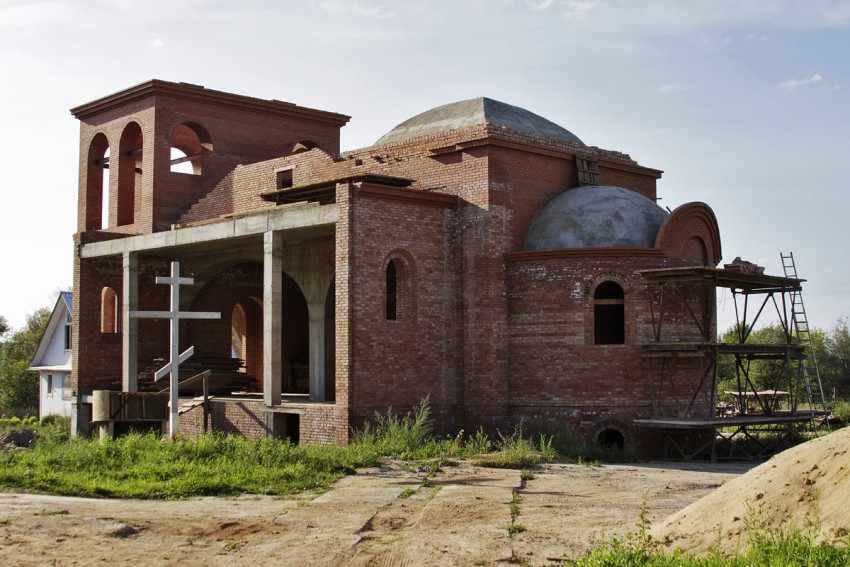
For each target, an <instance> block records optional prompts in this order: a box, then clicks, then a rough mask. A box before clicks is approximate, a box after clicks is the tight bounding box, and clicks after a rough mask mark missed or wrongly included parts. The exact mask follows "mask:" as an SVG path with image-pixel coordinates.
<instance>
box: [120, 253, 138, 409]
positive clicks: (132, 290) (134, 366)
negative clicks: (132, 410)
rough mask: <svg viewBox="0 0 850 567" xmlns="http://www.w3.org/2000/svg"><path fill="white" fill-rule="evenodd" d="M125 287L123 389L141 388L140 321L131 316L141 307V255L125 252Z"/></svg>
mask: <svg viewBox="0 0 850 567" xmlns="http://www.w3.org/2000/svg"><path fill="white" fill-rule="evenodd" d="M122 265H123V287H122V293H121V361H122V364H121V389H122V390H123V391H125V392H136V391H138V389H139V385H138V382H139V321H138V319H136V318H135V317H130V312H131V311H138V309H139V255H138V254H136V253H135V252H125V253H124V254H123V261H122Z"/></svg>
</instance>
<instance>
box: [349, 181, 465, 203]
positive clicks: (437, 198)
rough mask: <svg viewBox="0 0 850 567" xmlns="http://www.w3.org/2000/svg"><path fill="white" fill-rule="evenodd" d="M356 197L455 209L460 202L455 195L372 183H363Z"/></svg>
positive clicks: (358, 187) (357, 189) (357, 188)
mask: <svg viewBox="0 0 850 567" xmlns="http://www.w3.org/2000/svg"><path fill="white" fill-rule="evenodd" d="M355 195H356V196H359V197H370V198H372V199H384V200H387V201H401V202H406V203H414V204H417V205H429V206H432V207H454V206H455V205H457V202H458V198H457V197H456V196H455V195H447V194H445V193H430V192H426V191H416V190H414V189H402V188H399V187H387V186H382V185H374V184H371V183H361V184H360V185H359V186H357V187H356V189H355Z"/></svg>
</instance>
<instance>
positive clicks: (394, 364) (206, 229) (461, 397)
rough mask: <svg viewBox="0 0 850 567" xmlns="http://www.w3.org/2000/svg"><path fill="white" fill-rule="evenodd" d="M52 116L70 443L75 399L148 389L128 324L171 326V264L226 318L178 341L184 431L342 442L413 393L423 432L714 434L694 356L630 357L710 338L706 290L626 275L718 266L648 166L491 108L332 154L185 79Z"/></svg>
mask: <svg viewBox="0 0 850 567" xmlns="http://www.w3.org/2000/svg"><path fill="white" fill-rule="evenodd" d="M72 113H73V115H74V116H75V117H76V118H77V119H78V120H79V121H80V169H79V212H78V232H77V234H76V235H75V237H74V239H75V244H76V247H75V258H74V294H75V298H74V301H75V309H74V314H73V317H74V321H73V333H74V337H73V338H74V340H73V375H72V388H73V389H74V400H75V408H76V410H75V418H74V419H75V428H76V430H77V432H79V433H84V432H86V431H87V429H88V426H89V423H90V422H91V419H92V417H91V405H90V404H91V400H92V393H93V392H94V391H96V390H110V389H111V390H119V391H123V392H136V391H144V390H148V389H152V388H154V387H155V385H154V384H153V381H152V379H151V376H152V371H153V370H155V369H156V368H158V367H159V366H161V364H162V361H163V360H165V359H167V357H168V349H169V326H168V322H167V321H164V320H158V319H137V318H134V317H131V313H133V312H136V311H144V310H167V309H169V301H170V296H169V289H168V287H167V286H163V285H158V284H157V283H156V278H157V277H160V276H167V275H168V274H169V270H170V265H171V262H174V261H178V262H180V270H181V274H182V275H184V276H187V277H191V278H193V279H194V284H193V285H186V286H183V287H182V293H181V295H180V297H179V306H180V309H181V310H185V311H197V312H218V313H220V314H221V318H220V319H216V320H186V321H184V322H183V323H182V326H181V329H180V342H181V344H183V345H186V346H189V345H192V346H193V347H194V355H193V357H192V358H190V359H189V360H187V361H186V362H185V363H184V364H185V365H186V367H187V369H186V370H181V373H182V374H181V375H185V376H187V377H188V376H189V375H191V374H192V373H193V372H195V371H198V372H200V371H203V370H211V371H212V372H211V375H210V378H209V386H208V387H209V392H208V394H209V397H208V399H207V402H206V403H205V404H203V405H204V407H201V404H193V403H192V398H193V397H194V396H197V395H199V393H200V390H199V388H200V386H198V384H197V383H196V384H195V385H194V386H187V387H186V389H185V390H183V389H182V388H181V391H180V393H181V396H184V398H183V399H184V400H185V402H186V403H185V404H184V407H183V409H181V414H180V428H181V432H183V433H184V434H187V435H194V434H197V433H199V432H200V431H201V430H202V429H203V427H204V426H205V425H207V420H209V426H210V427H211V428H212V429H214V430H220V431H225V432H234V433H241V434H244V435H247V436H251V437H261V436H272V437H288V438H290V439H293V440H295V441H300V442H302V443H303V442H308V443H342V444H344V443H346V442H347V441H348V440H349V437H350V434H351V430H352V428H354V427H357V426H359V425H361V424H362V423H363V421H364V420H365V419H368V418H370V417H371V416H373V415H374V413H375V412H376V411H379V412H383V411H385V410H386V409H387V408H389V407H392V408H393V409H394V410H399V411H404V410H407V409H410V408H411V407H413V406H415V405H416V404H417V403H418V402H419V401H420V400H422V399H423V398H425V397H426V396H427V397H428V398H429V400H430V405H431V409H432V411H433V413H434V417H435V423H436V426H437V429H438V431H440V432H446V433H448V432H453V431H454V432H456V431H458V430H460V429H465V430H466V431H470V430H475V429H476V428H478V427H479V426H483V427H484V428H485V429H487V430H490V431H492V430H495V429H497V428H499V429H502V430H503V431H504V430H509V429H510V428H511V427H512V426H513V425H514V424H516V423H518V422H519V421H521V420H522V421H523V422H524V423H526V424H539V425H541V426H545V427H546V428H548V429H549V430H552V428H564V429H569V430H571V431H572V432H573V433H574V434H576V435H577V436H581V437H583V438H585V439H587V440H588V441H591V442H594V441H602V442H606V443H611V442H616V443H617V444H619V445H621V446H628V447H632V448H634V449H635V450H637V451H642V452H653V447H654V446H656V445H657V443H658V438H659V437H658V436H659V434H658V432H657V431H656V430H653V429H652V428H647V427H643V426H641V425H640V424H639V423H638V422H640V420H646V419H650V418H652V417H653V416H663V415H679V416H681V415H683V414H682V410H681V408H683V407H684V408H686V411H685V413H686V414H687V415H690V416H695V417H711V416H712V415H713V413H710V412H713V401H714V398H713V397H711V396H713V394H711V393H706V392H703V393H702V394H699V395H700V396H708V398H707V399H706V401H705V403H701V404H695V403H694V397H695V396H696V395H695V393H694V392H695V391H697V390H698V388H696V386H695V385H696V384H698V383H699V382H700V381H704V380H705V379H706V373H707V371H706V370H704V369H702V368H701V366H700V365H701V364H702V362H701V359H699V358H698V357H694V358H688V359H686V360H684V361H679V364H684V365H685V367H686V368H690V369H691V370H692V371H689V372H684V373H678V374H676V375H675V376H672V377H669V378H667V379H665V380H666V381H665V380H661V381H660V382H659V381H658V379H657V378H653V370H652V367H651V366H652V364H653V362H654V361H655V360H656V359H655V358H652V357H648V356H647V349H646V348H645V347H646V345H647V344H649V343H652V342H657V341H658V340H659V338H660V337H661V334H662V325H661V324H660V323H659V314H661V313H663V316H664V325H663V334H664V336H666V337H668V338H672V339H674V340H676V341H694V342H695V341H704V340H707V339H710V340H713V335H714V333H715V332H716V329H715V327H716V324H715V323H714V321H713V316H712V314H713V310H714V298H713V295H710V294H702V292H700V291H699V290H698V289H697V287H693V288H688V287H687V286H685V287H683V288H681V289H679V290H678V291H677V292H676V293H674V294H670V295H669V297H666V296H663V294H662V293H661V292H660V291H659V290H658V289H657V288H656V287H653V285H652V284H651V283H650V282H648V280H647V275H646V274H647V273H651V272H652V271H658V270H662V271H663V270H665V269H675V268H686V267H694V266H696V267H709V268H711V267H714V266H715V265H716V264H717V263H718V262H719V261H720V258H721V252H720V237H719V232H718V227H717V223H716V219H715V216H714V214H713V212H712V210H711V209H710V208H709V207H708V206H707V205H705V204H703V203H688V204H685V205H682V206H679V207H677V208H676V209H675V210H672V211H669V210H665V209H663V208H661V207H660V206H659V205H658V204H657V202H656V201H657V196H656V183H657V181H658V179H660V177H661V174H662V172H661V171H659V170H657V169H652V168H649V167H645V166H642V165H639V164H638V163H637V162H636V161H635V160H633V159H631V158H630V157H629V155H627V154H624V153H620V152H618V151H612V150H605V149H600V148H598V147H595V146H587V145H585V144H584V143H583V142H582V141H581V140H580V139H579V138H578V137H577V136H576V135H574V134H573V133H571V132H569V131H568V130H566V129H565V128H563V127H561V126H558V125H556V124H554V123H553V122H550V121H549V120H546V119H544V118H542V117H540V116H538V115H536V114H533V113H532V112H529V111H527V110H524V109H522V108H519V107H516V106H511V105H509V104H505V103H502V102H498V101H495V100H491V99H488V98H477V99H472V100H465V101H461V102H455V103H451V104H446V105H444V106H440V107H437V108H433V109H431V110H426V111H425V112H423V113H422V114H419V115H418V116H415V117H413V118H410V119H409V120H406V121H404V122H402V123H401V124H399V125H398V126H397V127H395V128H394V129H392V130H391V131H389V132H387V133H386V134H384V135H383V136H382V137H381V138H380V139H379V140H378V141H377V142H375V144H374V145H372V146H370V147H367V148H362V149H356V150H350V151H345V152H341V151H340V129H341V128H342V127H343V126H344V125H345V124H346V123H347V121H348V120H349V117H347V116H344V115H342V114H336V113H332V112H326V111H321V110H315V109H311V108H305V107H301V106H297V105H295V104H291V103H287V102H281V101H278V100H260V99H256V98H251V97H247V96H241V95H236V94H229V93H225V92H220V91H215V90H211V89H207V88H204V87H201V86H196V85H190V84H185V83H171V82H165V81H159V80H153V81H150V82H146V83H143V84H140V85H137V86H134V87H131V88H128V89H126V90H123V91H121V92H118V93H115V94H112V95H109V96H105V97H103V98H100V99H98V100H95V101H93V102H90V103H87V104H83V105H81V106H78V107H76V108H74V109H72ZM591 134H592V133H591ZM672 197H674V196H672ZM688 294H690V295H688ZM695 309H696V310H697V311H700V310H701V312H702V313H703V314H704V315H707V319H706V320H707V321H708V325H707V326H702V327H701V326H699V325H693V321H692V320H693V318H694V317H693V315H694V310H695ZM688 365H690V366H688ZM657 375H658V374H657V372H656V374H655V376H657ZM653 380H656V383H655V386H653ZM662 382H663V384H662Z"/></svg>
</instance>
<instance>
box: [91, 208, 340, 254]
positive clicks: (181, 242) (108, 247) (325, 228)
mask: <svg viewBox="0 0 850 567" xmlns="http://www.w3.org/2000/svg"><path fill="white" fill-rule="evenodd" d="M338 218H339V208H338V206H337V205H336V204H328V205H318V204H314V203H309V204H304V205H295V206H288V207H279V208H273V209H272V208H270V209H267V210H263V211H258V212H255V213H250V214H245V215H239V216H234V217H228V218H225V219H222V220H220V221H217V222H212V223H209V224H202V225H198V226H189V227H184V228H175V229H174V230H170V231H168V232H156V233H154V234H141V235H137V236H129V237H127V238H120V239H116V240H107V241H104V242H91V243H89V244H85V245H83V246H82V248H81V250H80V257H81V258H84V259H85V258H100V257H105V256H115V255H120V254H124V253H127V252H145V253H149V254H158V253H163V254H167V253H170V252H173V251H174V250H175V249H177V248H181V249H186V251H192V252H196V251H203V250H205V249H208V250H213V249H218V248H220V247H221V244H222V242H223V241H230V242H228V245H237V246H243V245H250V244H252V243H256V244H260V243H261V242H262V235H263V233H265V232H267V231H269V230H286V231H294V232H295V233H296V234H297V236H298V237H299V238H308V237H311V236H319V235H328V234H331V233H332V232H333V229H334V225H335V224H336V221H337V219H338ZM255 241H256V242H255Z"/></svg>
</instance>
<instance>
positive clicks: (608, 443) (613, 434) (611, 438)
mask: <svg viewBox="0 0 850 567" xmlns="http://www.w3.org/2000/svg"><path fill="white" fill-rule="evenodd" d="M597 441H598V443H599V445H600V446H601V447H604V448H605V449H613V448H615V447H616V448H617V449H619V450H621V451H622V450H623V448H624V447H625V445H626V440H625V438H623V434H622V433H620V432H619V431H617V430H616V429H606V430H604V431H602V432H600V433H599V437H598V438H597Z"/></svg>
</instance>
